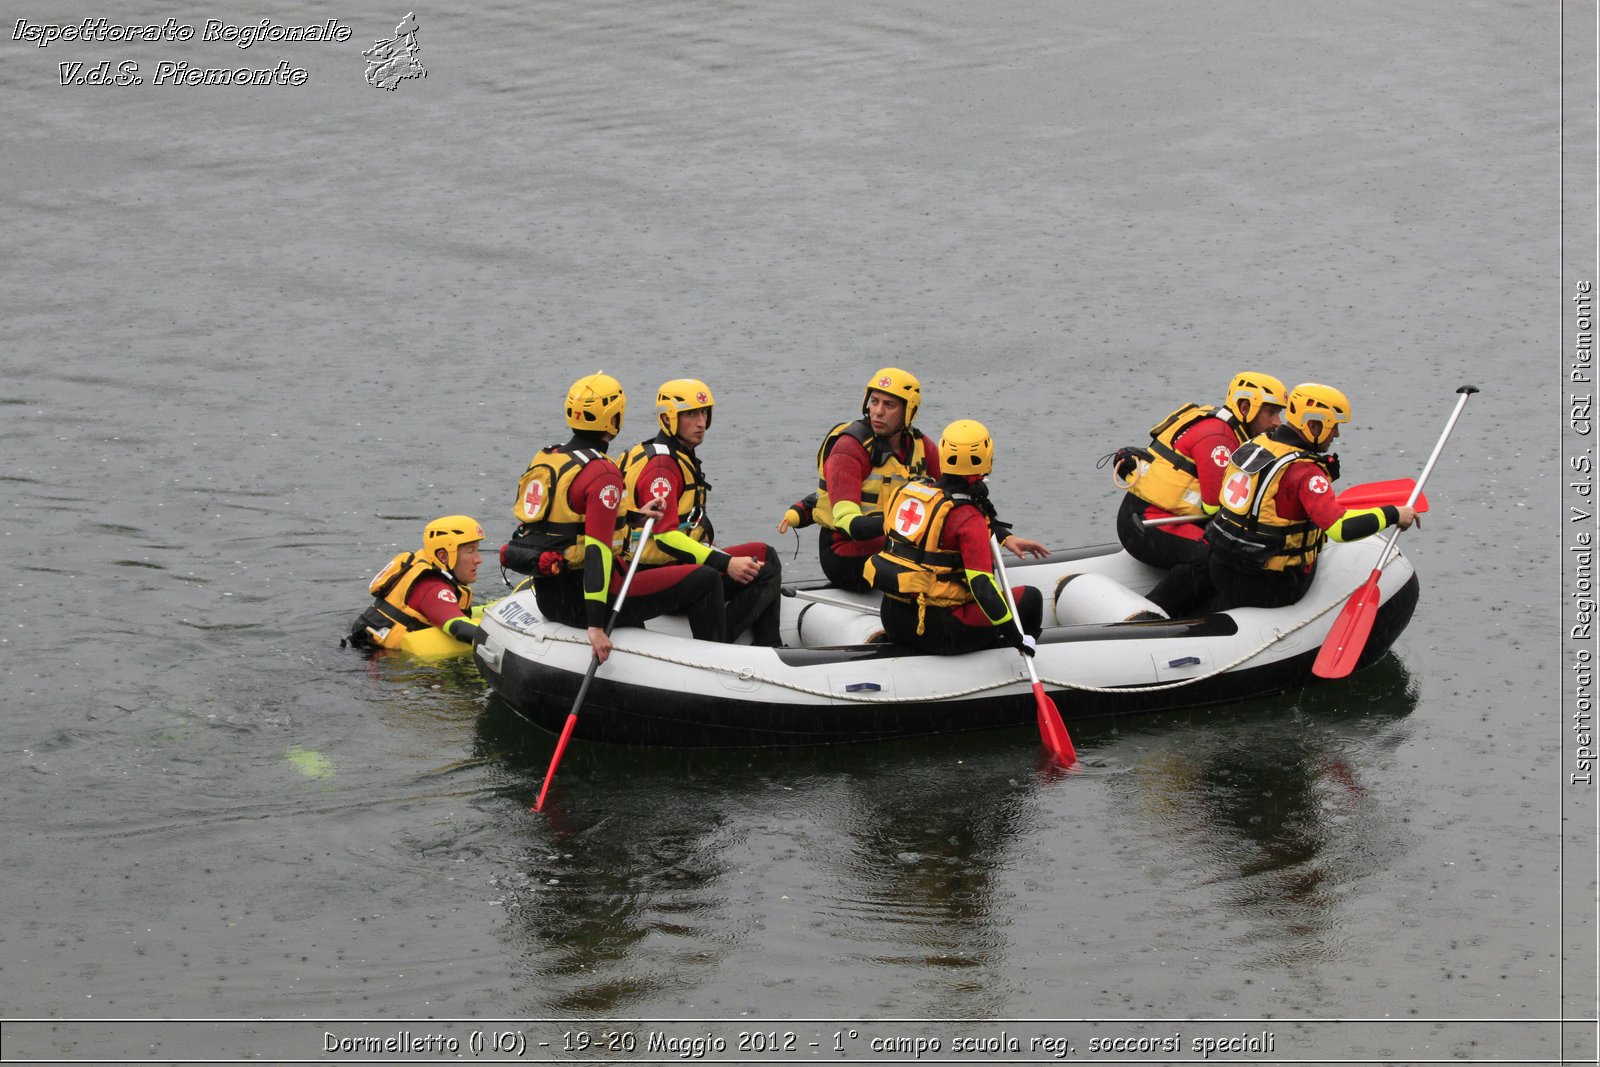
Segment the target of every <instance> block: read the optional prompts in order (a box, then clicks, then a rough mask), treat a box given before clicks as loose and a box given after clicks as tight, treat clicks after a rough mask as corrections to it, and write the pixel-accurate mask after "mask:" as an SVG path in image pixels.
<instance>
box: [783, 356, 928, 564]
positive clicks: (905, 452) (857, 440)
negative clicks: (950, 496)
mask: <svg viewBox="0 0 1600 1067" xmlns="http://www.w3.org/2000/svg"><path fill="white" fill-rule="evenodd" d="M921 405H922V383H921V382H920V381H918V380H917V376H916V375H914V374H912V373H911V372H910V371H905V370H901V369H900V368H899V367H884V368H883V369H881V370H879V371H878V373H876V374H874V375H873V376H872V378H871V379H870V380H869V381H868V382H867V388H866V392H865V394H864V395H863V397H862V401H861V418H859V419H857V420H855V421H854V422H841V423H839V425H837V426H835V427H834V428H833V429H831V430H829V431H828V432H827V434H826V435H824V437H823V439H822V447H821V448H819V449H818V450H817V492H816V493H815V494H814V495H812V496H808V497H806V498H805V499H804V500H801V501H800V502H798V503H796V504H793V505H791V506H790V508H789V510H788V511H787V512H785V513H784V516H783V518H782V520H780V521H779V523H778V532H779V533H784V532H785V531H787V530H788V529H789V528H790V527H794V528H796V529H798V528H800V527H802V526H809V525H810V524H811V523H812V522H816V523H817V524H818V525H820V526H821V527H822V529H821V531H819V538H818V541H817V554H818V556H819V558H820V559H821V562H822V573H823V574H825V575H827V577H828V581H829V583H830V584H832V585H834V586H835V587H837V588H839V589H849V590H852V591H855V592H865V591H866V590H867V589H868V588H870V587H869V585H868V583H867V580H866V578H864V577H862V569H863V568H864V567H865V566H866V564H867V558H868V557H869V556H871V555H872V554H873V553H874V552H877V551H878V550H879V549H881V548H882V547H883V504H884V501H885V500H887V499H888V497H889V494H890V493H892V492H893V491H894V489H895V487H896V486H898V485H900V484H901V483H903V482H905V481H906V480H908V479H910V478H920V477H928V478H937V477H939V458H938V456H936V455H934V450H933V447H932V443H931V442H929V441H928V439H927V438H926V437H925V436H923V433H922V431H921V430H918V429H916V428H915V427H913V426H912V425H911V424H912V422H914V421H915V420H916V417H917V408H918V407H920V406H921Z"/></svg>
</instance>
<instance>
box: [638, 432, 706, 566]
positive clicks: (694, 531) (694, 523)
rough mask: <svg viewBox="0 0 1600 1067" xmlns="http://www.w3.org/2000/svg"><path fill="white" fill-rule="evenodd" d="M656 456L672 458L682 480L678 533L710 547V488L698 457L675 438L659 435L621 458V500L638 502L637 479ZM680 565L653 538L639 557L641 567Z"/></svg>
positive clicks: (679, 497) (660, 531)
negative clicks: (707, 499)
mask: <svg viewBox="0 0 1600 1067" xmlns="http://www.w3.org/2000/svg"><path fill="white" fill-rule="evenodd" d="M657 456H671V457H673V458H674V459H676V460H677V461H678V473H679V474H680V475H682V477H683V492H682V493H680V494H678V529H679V530H680V531H681V532H683V533H684V534H687V535H688V536H689V537H690V538H692V539H693V540H695V541H698V542H700V543H701V544H707V543H710V542H711V541H712V540H713V539H714V537H715V532H714V531H713V529H712V527H711V517H710V516H709V515H707V514H706V498H707V496H709V495H710V493H711V485H710V484H709V483H708V482H707V481H706V477H705V472H704V471H702V470H701V469H700V459H699V457H698V456H696V455H695V454H694V453H693V452H691V451H689V450H688V449H687V448H684V447H683V446H682V445H680V444H678V443H677V438H675V437H672V436H670V435H669V434H666V433H659V434H656V436H655V437H654V438H653V439H652V440H649V441H645V442H643V443H641V444H637V445H634V446H633V447H632V448H630V449H628V454H627V455H626V456H623V457H622V477H623V479H624V480H625V482H626V485H625V487H624V489H623V499H624V500H625V501H627V502H628V504H629V506H630V507H631V506H632V503H633V501H635V500H637V499H638V497H637V496H636V495H635V492H634V490H635V489H637V488H638V485H639V477H640V475H642V474H643V473H644V468H645V464H647V463H649V462H650V461H651V460H652V459H655V458H656V457H657ZM646 488H647V489H648V488H649V487H646ZM652 495H653V494H652ZM656 532H658V533H665V532H666V531H664V530H659V531H656ZM636 551H638V548H637V546H636V545H630V555H631V554H632V553H633V552H636ZM682 562H683V561H682V560H680V559H677V558H676V557H674V556H670V555H668V554H667V553H665V552H663V551H662V550H661V549H660V548H659V547H658V546H657V545H656V544H655V543H654V539H653V538H652V541H651V543H650V544H648V545H645V546H644V549H643V554H642V555H640V556H639V566H641V567H660V566H663V565H666V564H672V563H682Z"/></svg>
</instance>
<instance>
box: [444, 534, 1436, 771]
mask: <svg viewBox="0 0 1600 1067" xmlns="http://www.w3.org/2000/svg"><path fill="white" fill-rule="evenodd" d="M1386 540H1387V539H1386V538H1380V537H1372V538H1367V539H1365V540H1362V541H1356V542H1351V543H1348V544H1329V545H1327V546H1326V547H1325V549H1324V551H1323V553H1322V558H1321V561H1320V562H1319V564H1318V568H1317V577H1316V580H1315V581H1314V582H1313V583H1312V586H1311V588H1310V590H1309V591H1308V592H1307V594H1306V596H1305V598H1304V599H1303V600H1302V601H1301V602H1300V603H1298V604H1295V605H1293V606H1291V607H1287V608H1274V609H1262V608H1238V609H1234V610H1231V611H1222V612H1215V613H1211V614H1204V615H1199V616H1196V617H1193V618H1183V619H1166V618H1164V617H1162V616H1161V614H1160V612H1159V611H1158V610H1157V609H1156V608H1155V606H1154V605H1152V604H1150V602H1149V601H1147V600H1145V599H1144V595H1143V594H1144V593H1146V592H1148V591H1149V590H1150V589H1151V588H1153V587H1154V585H1155V583H1156V581H1157V580H1158V579H1159V578H1160V576H1161V572H1159V571H1157V570H1155V569H1154V568H1151V567H1147V566H1145V565H1144V564H1142V563H1139V562H1138V561H1136V560H1134V559H1133V558H1132V557H1130V556H1129V555H1128V554H1127V553H1126V552H1124V551H1123V550H1122V549H1121V547H1120V546H1118V545H1102V546H1098V547H1093V548H1082V549H1077V550H1072V551H1066V552H1057V553H1054V554H1053V555H1051V556H1050V557H1049V558H1048V559H1045V560H1034V561H1028V562H1019V563H1016V564H1008V566H1007V569H1008V571H1009V572H1010V578H1011V581H1012V583H1013V584H1016V585H1024V584H1025V585H1033V586H1036V587H1038V588H1039V590H1040V591H1041V592H1042V593H1043V594H1044V600H1045V630H1044V633H1043V634H1042V635H1041V637H1040V639H1039V648H1038V656H1037V658H1036V659H1035V661H1034V662H1035V666H1036V667H1037V668H1038V672H1039V675H1040V677H1041V679H1042V680H1043V682H1044V686H1045V689H1046V690H1047V691H1048V692H1049V693H1050V695H1051V696H1052V698H1053V699H1054V700H1055V702H1056V705H1057V706H1058V707H1059V708H1060V709H1061V713H1062V715H1063V717H1064V718H1065V719H1066V720H1067V722H1068V723H1069V724H1070V723H1071V722H1072V721H1073V720H1074V719H1083V718H1088V717H1099V716H1108V715H1122V714H1130V713H1135V712H1152V711H1167V710H1173V709H1181V708H1194V707H1201V706H1204V705H1209V704H1218V703H1224V702H1228V701H1236V700H1244V699H1247V698H1251V697H1259V696H1264V695H1269V694H1272V693H1277V692H1281V691H1283V690H1286V689H1292V688H1296V687H1299V686H1302V685H1306V684H1308V683H1311V682H1313V681H1317V682H1318V684H1323V683H1321V682H1320V681H1319V680H1316V679H1313V677H1312V674H1311V665H1312V662H1313V661H1314V660H1315V659H1316V655H1317V651H1318V649H1319V648H1320V647H1321V645H1322V641H1323V638H1324V637H1326V636H1327V634H1328V631H1329V628H1330V627H1331V626H1332V624H1333V621H1334V619H1335V618H1337V617H1338V614H1339V610H1340V608H1341V607H1342V606H1343V605H1344V602H1345V601H1346V599H1347V598H1348V597H1349V596H1350V594H1351V593H1352V592H1354V591H1355V590H1356V589H1358V588H1359V587H1360V586H1361V585H1362V583H1363V582H1365V581H1366V580H1367V578H1368V576H1369V575H1370V574H1371V573H1372V569H1373V567H1375V566H1376V565H1377V563H1378V558H1379V556H1380V554H1381V553H1382V551H1383V547H1384V545H1383V543H1384V542H1385V541H1386ZM1379 590H1380V595H1381V600H1380V607H1379V610H1378V614H1377V620H1376V622H1375V624H1374V626H1373V629H1372V634H1371V636H1370V637H1369V639H1368V641H1367V644H1366V647H1365V650H1364V652H1363V653H1362V657H1361V662H1360V664H1359V666H1366V665H1367V664H1369V663H1372V662H1374V661H1376V660H1377V659H1379V658H1381V657H1382V656H1383V655H1384V654H1385V653H1386V652H1387V651H1388V649H1389V646H1390V645H1391V644H1392V643H1393V642H1394V640H1395V638H1396V637H1398V636H1399V634H1400V632H1401V631H1402V630H1404V629H1405V626H1406V624H1407V622H1409V621H1410V618H1411V613H1412V610H1413V609H1414V608H1415V606H1416V602H1417V594H1418V584H1417V578H1416V575H1415V573H1414V571H1413V569H1412V567H1411V564H1410V563H1409V562H1408V561H1407V560H1406V559H1405V557H1404V556H1402V555H1399V554H1396V555H1395V557H1394V558H1393V559H1392V560H1391V561H1390V562H1389V564H1388V566H1387V567H1385V568H1384V571H1383V576H1382V580H1381V582H1380V585H1379ZM823 601H826V602H823ZM482 628H483V637H482V639H481V640H480V641H479V643H478V645H477V647H476V649H475V659H476V661H477V664H478V667H479V669H480V670H481V672H482V673H483V675H484V677H485V678H486V679H487V680H488V682H489V685H490V686H491V687H492V688H493V690H494V691H495V692H496V693H497V694H498V695H499V696H500V697H501V698H502V699H503V700H505V701H506V703H508V704H509V705H510V706H511V707H512V708H513V709H514V710H516V711H517V712H518V713H520V714H521V715H523V716H524V717H525V718H527V719H529V720H530V721H532V722H534V723H536V724H538V725H540V726H542V727H544V728H546V729H548V730H550V731H552V732H557V731H559V730H560V729H561V727H562V724H563V722H564V721H565V719H566V717H567V713H568V712H569V711H570V710H571V706H572V700H573V698H574V696H576V694H577V691H578V686H579V684H580V682H581V681H582V679H583V676H584V673H585V672H586V671H587V669H588V666H589V660H590V654H591V653H590V648H589V643H588V641H587V640H586V638H585V637H584V634H583V632H582V631H581V630H578V629H576V628H574V627H570V626H563V625H560V624H558V623H554V622H550V621H547V620H546V619H545V618H544V617H543V616H542V615H541V614H540V612H539V607H538V604H537V603H536V601H535V599H534V596H533V594H532V592H522V593H514V594H512V595H511V596H508V597H506V598H505V599H504V600H501V601H499V602H498V603H497V604H495V605H494V606H493V607H491V608H490V609H489V610H487V611H485V612H484V615H483V620H482ZM782 632H783V640H784V643H785V646H786V647H783V648H753V647H751V646H749V645H745V644H731V645H724V644H713V643H709V642H704V641H696V640H694V639H693V638H691V637H690V636H689V635H688V627H687V624H686V622H685V621H684V620H682V619H680V618H676V617H663V618H660V619H654V620H651V621H650V623H648V624H647V626H646V627H644V628H623V629H619V630H617V631H616V632H615V633H613V634H612V641H613V643H614V645H615V648H614V651H613V653H612V655H611V657H610V658H609V659H608V660H607V662H606V663H605V664H604V665H603V666H602V667H601V668H600V669H599V671H598V672H597V674H596V675H595V678H594V681H593V684H592V685H591V687H590V689H589V692H588V695H587V697H586V698H585V701H584V706H583V709H582V713H581V714H580V716H579V719H578V724H577V729H576V734H575V736H578V737H582V738H586V739H589V740H595V741H609V742H618V743H624V744H640V745H671V746H690V747H719V746H775V745H815V744H831V743H839V742H849V741H868V740H876V739H883V738H892V737H905V736H912V735H917V734H934V733H944V732H951V731H960V730H976V729H984V728H991V727H997V726H1014V725H1022V724H1030V723H1033V722H1034V721H1035V715H1036V707H1037V705H1036V703H1035V700H1034V697H1033V692H1032V689H1031V687H1030V685H1029V682H1028V677H1027V670H1026V667H1025V665H1024V664H1023V662H1022V658H1021V656H1020V655H1019V654H1018V653H1017V652H1016V651H1014V650H1012V649H1008V648H998V649H992V650H986V651H982V652H974V653H970V654H968V655H963V656H937V655H924V654H917V653H911V652H908V651H906V650H903V649H900V648H898V647H896V646H895V645H893V644H889V643H885V642H884V640H883V635H882V627H881V625H880V624H879V621H878V616H877V594H875V593H871V594H853V593H846V592H841V591H839V590H836V589H832V588H829V587H826V586H821V585H815V586H810V587H802V588H801V589H800V590H798V591H797V593H796V595H795V596H793V597H786V598H785V599H784V601H783V631H782ZM1329 684H1338V683H1329Z"/></svg>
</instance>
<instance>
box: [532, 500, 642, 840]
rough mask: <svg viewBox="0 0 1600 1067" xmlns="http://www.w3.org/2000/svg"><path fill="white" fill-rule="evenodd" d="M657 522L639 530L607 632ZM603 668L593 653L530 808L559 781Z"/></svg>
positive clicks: (538, 804) (539, 806)
mask: <svg viewBox="0 0 1600 1067" xmlns="http://www.w3.org/2000/svg"><path fill="white" fill-rule="evenodd" d="M655 524H656V520H655V518H654V517H651V518H649V519H646V520H645V524H644V529H643V530H642V531H641V532H640V534H639V551H637V552H635V553H634V554H633V561H632V562H631V563H629V564H628V573H627V574H626V575H625V576H624V577H623V579H622V588H621V589H619V590H617V599H616V600H615V601H614V602H613V603H612V605H611V615H610V617H609V618H607V619H606V636H607V637H609V636H611V629H612V627H614V626H616V625H617V616H618V615H619V614H621V612H622V602H623V601H624V600H626V599H628V586H630V585H632V584H633V575H634V572H635V571H637V570H638V569H639V560H640V558H641V557H643V556H644V546H645V545H647V544H649V543H650V530H651V528H652V527H654V526H655ZM599 669H600V656H599V655H598V654H595V655H591V656H590V657H589V670H588V672H587V673H586V674H584V676H583V684H582V685H580V686H578V695H577V697H576V698H575V699H574V700H573V701H572V710H571V711H569V712H567V722H566V725H565V726H563V727H562V728H561V737H560V738H559V739H558V740H557V741H556V750H555V753H554V754H553V755H551V757H550V769H549V770H547V771H545V772H544V785H542V786H540V787H539V799H538V800H536V801H534V804H533V807H532V808H530V809H529V810H530V811H543V810H544V797H545V794H546V793H548V792H550V783H551V782H553V781H555V777H556V767H558V766H559V765H560V764H561V755H562V753H564V752H566V750H567V742H568V741H569V740H570V739H571V738H572V730H573V728H574V727H576V726H577V725H578V711H579V709H581V708H582V707H583V698H584V697H586V696H588V695H589V683H590V682H592V681H594V672H595V671H597V670H599Z"/></svg>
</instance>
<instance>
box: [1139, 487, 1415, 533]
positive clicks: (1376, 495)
mask: <svg viewBox="0 0 1600 1067" xmlns="http://www.w3.org/2000/svg"><path fill="white" fill-rule="evenodd" d="M1416 487H1417V483H1416V482H1414V481H1412V480H1411V479H1410V478H1391V479H1389V480H1388V481H1386V482H1362V483H1361V484H1360V485H1352V486H1351V487H1350V488H1348V489H1346V490H1345V491H1344V492H1342V493H1340V494H1339V505H1340V506H1341V507H1343V508H1344V509H1345V510H1346V511H1349V510H1350V509H1351V508H1381V507H1383V506H1384V505H1385V504H1400V503H1410V504H1411V506H1412V507H1414V508H1416V509H1417V510H1418V511H1427V510H1428V498H1427V496H1426V494H1421V493H1419V494H1418V495H1417V499H1416V500H1415V501H1414V502H1413V501H1411V500H1410V499H1409V498H1410V494H1411V490H1413V489H1415V488H1416ZM1205 519H1206V516H1204V515H1164V516H1162V517H1161V518H1159V519H1140V520H1139V521H1140V522H1142V523H1144V524H1145V525H1146V526H1171V525H1173V524H1174V523H1180V522H1204V521H1205Z"/></svg>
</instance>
